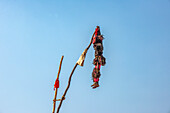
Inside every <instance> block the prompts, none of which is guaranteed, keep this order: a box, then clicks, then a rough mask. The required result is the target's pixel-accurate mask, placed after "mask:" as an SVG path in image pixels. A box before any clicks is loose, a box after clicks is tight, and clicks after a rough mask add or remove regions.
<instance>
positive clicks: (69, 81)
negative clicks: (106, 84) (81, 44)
mask: <svg viewBox="0 0 170 113" xmlns="http://www.w3.org/2000/svg"><path fill="white" fill-rule="evenodd" d="M94 34H95V32H94V33H93V35H92V38H91V41H90V44H89V45H88V47H87V48H86V49H85V51H86V52H85V53H84V52H83V54H86V53H87V51H88V49H89V48H90V46H91V44H92V41H93V37H94ZM83 56H84V55H83ZM83 60H84V59H83ZM83 62H84V61H83ZM77 65H79V64H78V63H76V64H75V66H74V68H73V70H72V72H71V74H70V77H69V80H68V85H67V88H66V90H65V92H64V94H63V96H62V98H61V101H60V104H59V106H58V109H57V112H56V113H59V111H60V108H61V105H62V103H63V100H64V99H65V96H66V94H67V91H68V89H69V87H70V83H71V78H72V75H73V73H74V71H75V69H76V67H77Z"/></svg>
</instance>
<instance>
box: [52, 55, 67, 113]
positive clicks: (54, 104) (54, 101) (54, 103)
mask: <svg viewBox="0 0 170 113" xmlns="http://www.w3.org/2000/svg"><path fill="white" fill-rule="evenodd" d="M63 58H64V56H62V57H61V61H60V66H59V69H58V74H57V80H59V75H60V71H61V65H62V61H63ZM57 90H58V88H55V95H54V100H53V112H52V113H55V106H56V98H57Z"/></svg>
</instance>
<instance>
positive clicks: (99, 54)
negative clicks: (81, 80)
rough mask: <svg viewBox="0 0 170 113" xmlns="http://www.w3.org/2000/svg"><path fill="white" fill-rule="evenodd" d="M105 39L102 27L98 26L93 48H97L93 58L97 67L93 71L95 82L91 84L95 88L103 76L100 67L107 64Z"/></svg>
mask: <svg viewBox="0 0 170 113" xmlns="http://www.w3.org/2000/svg"><path fill="white" fill-rule="evenodd" d="M103 39H104V38H103V35H101V33H100V27H99V26H97V28H96V29H95V35H94V37H93V48H94V50H95V58H94V60H93V64H94V65H95V67H94V69H93V72H92V78H93V82H94V83H93V85H91V87H92V88H93V89H94V88H97V87H99V77H100V76H101V74H100V68H101V66H104V65H105V64H106V59H105V57H103V43H102V41H103Z"/></svg>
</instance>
